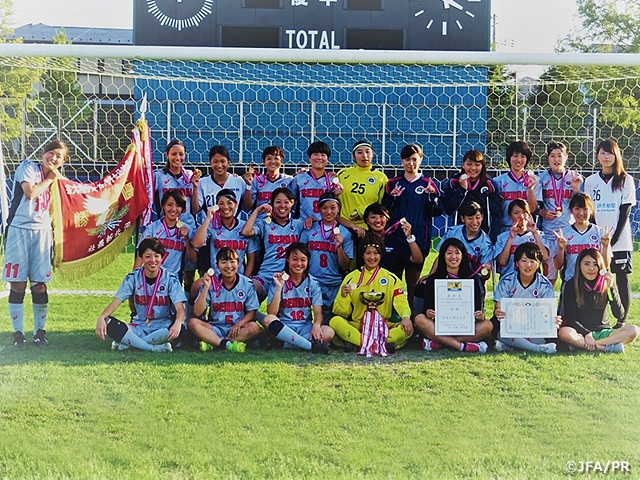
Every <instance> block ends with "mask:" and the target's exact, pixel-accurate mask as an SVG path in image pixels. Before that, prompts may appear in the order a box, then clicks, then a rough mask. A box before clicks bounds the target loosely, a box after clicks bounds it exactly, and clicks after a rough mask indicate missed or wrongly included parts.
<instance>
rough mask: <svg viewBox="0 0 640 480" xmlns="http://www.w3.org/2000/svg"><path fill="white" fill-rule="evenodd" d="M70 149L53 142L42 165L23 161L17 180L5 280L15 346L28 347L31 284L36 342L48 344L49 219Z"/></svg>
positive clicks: (6, 241) (45, 149)
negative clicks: (26, 328) (52, 194)
mask: <svg viewBox="0 0 640 480" xmlns="http://www.w3.org/2000/svg"><path fill="white" fill-rule="evenodd" d="M68 154H69V149H68V148H67V146H66V145H65V143H64V142H62V141H60V140H54V141H52V142H50V143H48V144H47V145H46V146H45V147H44V151H43V153H42V161H41V162H40V163H37V162H34V161H32V160H25V161H23V162H22V163H21V164H20V166H19V167H18V169H17V170H16V173H15V176H14V189H13V200H12V201H11V208H10V210H9V217H8V218H7V225H8V227H7V230H6V232H5V233H6V235H5V245H4V268H3V269H2V280H4V281H5V282H9V286H10V291H9V316H10V317H11V323H12V324H13V330H14V333H13V344H14V345H15V346H17V347H22V346H25V345H26V344H27V340H26V338H25V331H24V293H25V290H26V288H27V280H29V282H30V284H31V302H32V305H33V342H34V343H35V344H36V345H38V346H43V345H48V344H49V340H48V339H47V336H46V333H47V332H46V331H45V324H46V322H47V312H48V310H49V295H48V294H47V282H49V281H50V280H51V250H52V248H53V232H52V229H51V216H50V215H49V204H50V193H49V187H51V184H52V183H53V182H54V181H55V180H56V179H57V178H58V176H60V172H59V171H58V170H59V168H60V167H61V166H62V164H64V162H65V160H66V158H67V155H68Z"/></svg>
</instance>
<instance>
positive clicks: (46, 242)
mask: <svg viewBox="0 0 640 480" xmlns="http://www.w3.org/2000/svg"><path fill="white" fill-rule="evenodd" d="M52 248H53V234H52V232H51V230H27V229H25V228H18V227H14V226H11V225H9V228H8V229H7V238H6V244H5V249H4V268H3V269H2V280H4V281H5V282H26V281H27V279H28V280H30V281H31V283H46V282H49V281H50V280H51V250H52Z"/></svg>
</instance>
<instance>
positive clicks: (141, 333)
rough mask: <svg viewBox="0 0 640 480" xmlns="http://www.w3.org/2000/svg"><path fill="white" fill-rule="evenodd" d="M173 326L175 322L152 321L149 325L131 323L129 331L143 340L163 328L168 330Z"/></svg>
mask: <svg viewBox="0 0 640 480" xmlns="http://www.w3.org/2000/svg"><path fill="white" fill-rule="evenodd" d="M171 325H173V320H152V321H151V323H150V324H149V325H147V324H146V323H145V322H142V323H136V322H131V323H130V324H129V330H131V331H132V332H133V333H135V334H136V335H137V336H138V337H140V338H143V337H146V336H147V335H151V334H152V333H153V332H157V331H158V330H161V329H163V328H166V329H167V330H168V329H170V328H171Z"/></svg>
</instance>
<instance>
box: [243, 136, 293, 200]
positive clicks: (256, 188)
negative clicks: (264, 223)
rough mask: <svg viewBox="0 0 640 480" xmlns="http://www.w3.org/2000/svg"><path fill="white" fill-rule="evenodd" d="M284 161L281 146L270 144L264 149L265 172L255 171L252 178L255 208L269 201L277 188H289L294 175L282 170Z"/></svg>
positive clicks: (252, 195)
mask: <svg viewBox="0 0 640 480" xmlns="http://www.w3.org/2000/svg"><path fill="white" fill-rule="evenodd" d="M282 162H284V152H283V151H282V149H281V148H280V147H276V146H270V147H267V148H265V149H264V150H263V151H262V163H263V165H264V167H265V169H266V171H265V173H264V174H260V173H254V174H253V178H252V180H251V202H252V204H253V208H257V207H259V206H260V205H262V204H264V203H269V200H270V199H271V193H272V192H273V191H274V190H275V189H276V188H289V185H290V184H291V180H293V177H292V176H291V175H286V174H284V173H281V172H280V169H281V168H282Z"/></svg>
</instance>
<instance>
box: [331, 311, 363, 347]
mask: <svg viewBox="0 0 640 480" xmlns="http://www.w3.org/2000/svg"><path fill="white" fill-rule="evenodd" d="M329 326H330V327H331V328H333V331H334V332H336V335H338V337H340V339H341V340H344V341H345V342H349V343H353V344H354V345H357V346H360V343H361V342H360V331H359V330H358V329H357V328H356V327H354V326H353V325H351V324H350V323H349V322H347V321H346V320H345V319H344V318H342V317H333V318H332V319H331V321H330V322H329Z"/></svg>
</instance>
